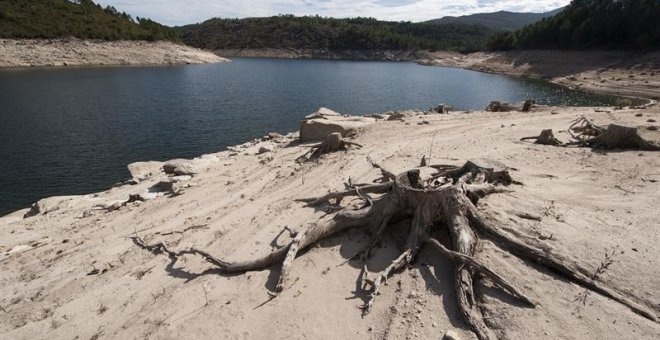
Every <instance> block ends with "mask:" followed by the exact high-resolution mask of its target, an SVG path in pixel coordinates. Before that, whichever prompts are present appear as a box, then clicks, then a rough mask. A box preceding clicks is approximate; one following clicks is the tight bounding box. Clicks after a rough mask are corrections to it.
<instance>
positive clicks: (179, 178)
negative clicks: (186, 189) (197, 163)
mask: <svg viewBox="0 0 660 340" xmlns="http://www.w3.org/2000/svg"><path fill="white" fill-rule="evenodd" d="M191 179H192V176H190V175H181V176H174V177H171V178H170V181H171V182H172V183H179V182H187V181H189V180H191Z"/></svg>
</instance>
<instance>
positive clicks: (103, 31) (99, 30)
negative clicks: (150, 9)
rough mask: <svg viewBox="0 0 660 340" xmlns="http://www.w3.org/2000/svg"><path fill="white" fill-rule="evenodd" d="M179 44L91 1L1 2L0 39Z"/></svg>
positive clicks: (166, 32)
mask: <svg viewBox="0 0 660 340" xmlns="http://www.w3.org/2000/svg"><path fill="white" fill-rule="evenodd" d="M63 37H76V38H80V39H105V40H172V41H176V40H178V36H177V34H176V32H175V31H174V30H173V29H171V28H169V27H166V26H163V25H161V24H158V23H157V22H154V21H152V20H149V19H144V18H136V19H133V18H132V17H131V16H130V15H128V14H126V13H119V12H118V11H117V10H116V9H115V8H113V7H110V6H108V7H106V8H102V7H101V6H100V5H98V4H96V3H94V2H93V1H91V0H75V1H69V0H0V38H28V39H31V38H63Z"/></svg>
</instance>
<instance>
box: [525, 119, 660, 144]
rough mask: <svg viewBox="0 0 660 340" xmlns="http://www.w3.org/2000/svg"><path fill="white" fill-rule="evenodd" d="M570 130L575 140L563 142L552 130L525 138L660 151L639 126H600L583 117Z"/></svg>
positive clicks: (544, 141) (538, 140)
mask: <svg viewBox="0 0 660 340" xmlns="http://www.w3.org/2000/svg"><path fill="white" fill-rule="evenodd" d="M568 132H569V133H570V134H571V137H573V139H574V141H572V142H568V143H562V142H561V141H559V140H558V139H557V138H555V136H554V134H553V133H552V130H550V129H548V130H543V131H541V134H540V135H538V136H534V137H524V138H521V139H520V140H521V141H524V140H535V142H534V143H535V144H543V145H554V146H566V147H567V146H578V147H591V148H595V149H634V150H643V151H660V145H659V144H658V143H656V142H652V141H648V140H646V139H644V138H643V137H642V136H640V135H639V131H638V129H637V128H634V127H629V126H623V125H617V124H610V125H608V126H606V127H602V126H598V125H596V124H594V123H593V122H591V121H590V120H588V119H587V118H584V117H581V118H579V119H577V120H576V121H574V122H573V124H571V126H570V127H569V128H568Z"/></svg>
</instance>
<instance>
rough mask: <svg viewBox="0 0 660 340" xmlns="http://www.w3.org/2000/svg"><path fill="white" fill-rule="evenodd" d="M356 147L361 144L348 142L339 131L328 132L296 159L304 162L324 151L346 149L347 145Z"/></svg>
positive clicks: (322, 153) (324, 152)
mask: <svg viewBox="0 0 660 340" xmlns="http://www.w3.org/2000/svg"><path fill="white" fill-rule="evenodd" d="M351 146H352V147H358V148H361V147H362V145H360V144H358V143H355V142H349V141H347V140H345V139H344V138H343V137H342V136H341V133H339V132H334V133H331V134H329V135H328V136H327V137H326V139H325V141H323V142H322V143H319V144H315V145H312V146H311V148H310V150H309V151H307V152H306V153H305V154H304V155H302V156H300V157H298V158H297V159H296V161H297V162H304V161H308V160H313V159H316V158H319V157H321V155H324V154H326V153H330V152H335V151H342V150H347V149H348V147H351Z"/></svg>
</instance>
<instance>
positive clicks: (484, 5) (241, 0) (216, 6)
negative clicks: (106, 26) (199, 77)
mask: <svg viewBox="0 0 660 340" xmlns="http://www.w3.org/2000/svg"><path fill="white" fill-rule="evenodd" d="M97 2H98V3H100V4H101V5H103V6H107V5H111V6H114V7H116V8H117V9H118V10H119V11H125V12H127V13H129V14H131V15H133V16H139V17H148V18H151V19H154V20H156V21H159V22H161V23H164V24H169V25H183V24H189V23H196V22H201V21H204V20H206V19H210V18H213V17H222V18H244V17H259V16H270V15H277V14H295V15H316V14H318V15H321V16H329V17H337V18H347V17H356V16H362V17H375V18H378V19H381V20H393V21H401V20H404V21H424V20H429V19H435V18H440V17H443V16H447V15H465V14H472V13H481V12H495V11H499V10H509V11H515V12H545V11H548V10H552V9H555V8H558V7H561V6H565V5H567V4H568V3H569V2H570V0H97Z"/></svg>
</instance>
